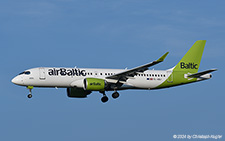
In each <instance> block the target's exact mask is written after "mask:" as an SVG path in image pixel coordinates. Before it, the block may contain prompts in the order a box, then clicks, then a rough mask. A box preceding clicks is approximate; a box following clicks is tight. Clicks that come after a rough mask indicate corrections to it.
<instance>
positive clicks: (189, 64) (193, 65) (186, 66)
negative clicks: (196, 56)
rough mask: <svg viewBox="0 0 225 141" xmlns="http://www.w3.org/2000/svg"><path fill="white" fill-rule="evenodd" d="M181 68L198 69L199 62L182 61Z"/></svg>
mask: <svg viewBox="0 0 225 141" xmlns="http://www.w3.org/2000/svg"><path fill="white" fill-rule="evenodd" d="M180 68H181V69H198V64H195V63H190V62H189V63H184V62H180Z"/></svg>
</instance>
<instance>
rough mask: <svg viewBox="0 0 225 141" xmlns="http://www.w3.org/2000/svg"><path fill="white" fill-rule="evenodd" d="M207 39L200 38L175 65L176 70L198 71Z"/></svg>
mask: <svg viewBox="0 0 225 141" xmlns="http://www.w3.org/2000/svg"><path fill="white" fill-rule="evenodd" d="M205 43H206V40H198V41H196V42H195V43H194V45H193V46H192V47H191V48H190V49H189V51H188V52H187V53H186V54H185V55H184V57H183V58H182V59H181V60H180V62H179V63H178V64H177V65H176V66H175V68H174V71H188V72H192V73H196V72H198V69H199V66H200V62H201V58H202V54H203V51H204V47H205Z"/></svg>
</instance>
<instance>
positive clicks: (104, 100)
mask: <svg viewBox="0 0 225 141" xmlns="http://www.w3.org/2000/svg"><path fill="white" fill-rule="evenodd" d="M108 100H109V98H108V97H107V96H103V97H102V98H101V101H102V102H103V103H105V102H107V101H108Z"/></svg>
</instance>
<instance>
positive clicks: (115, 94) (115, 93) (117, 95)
mask: <svg viewBox="0 0 225 141" xmlns="http://www.w3.org/2000/svg"><path fill="white" fill-rule="evenodd" d="M119 96H120V94H119V93H118V92H114V93H113V94H112V97H113V98H114V99H116V98H118V97H119Z"/></svg>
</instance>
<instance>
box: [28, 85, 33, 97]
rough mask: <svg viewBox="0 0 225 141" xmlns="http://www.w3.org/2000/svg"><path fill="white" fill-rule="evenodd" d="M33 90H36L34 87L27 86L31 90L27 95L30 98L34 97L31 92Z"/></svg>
mask: <svg viewBox="0 0 225 141" xmlns="http://www.w3.org/2000/svg"><path fill="white" fill-rule="evenodd" d="M33 88H34V87H33V86H27V89H29V94H28V95H27V97H28V98H31V97H32V92H31V90H32V89H33Z"/></svg>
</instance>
